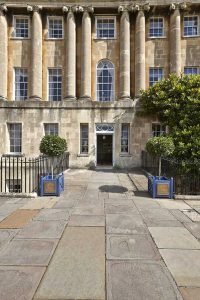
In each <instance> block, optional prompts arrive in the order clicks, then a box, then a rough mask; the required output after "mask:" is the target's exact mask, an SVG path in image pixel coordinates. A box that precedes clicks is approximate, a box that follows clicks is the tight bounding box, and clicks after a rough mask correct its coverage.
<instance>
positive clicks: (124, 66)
mask: <svg viewBox="0 0 200 300" xmlns="http://www.w3.org/2000/svg"><path fill="white" fill-rule="evenodd" d="M120 97H121V98H130V20H129V12H128V11H124V12H123V13H122V15H121V22H120Z"/></svg>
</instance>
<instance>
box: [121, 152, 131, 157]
mask: <svg viewBox="0 0 200 300" xmlns="http://www.w3.org/2000/svg"><path fill="white" fill-rule="evenodd" d="M119 156H120V157H132V156H133V155H132V154H129V153H120V155H119Z"/></svg>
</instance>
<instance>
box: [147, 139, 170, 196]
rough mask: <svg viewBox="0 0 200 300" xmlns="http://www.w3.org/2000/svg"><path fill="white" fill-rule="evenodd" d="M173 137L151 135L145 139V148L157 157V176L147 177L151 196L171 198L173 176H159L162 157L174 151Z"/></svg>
mask: <svg viewBox="0 0 200 300" xmlns="http://www.w3.org/2000/svg"><path fill="white" fill-rule="evenodd" d="M174 149H175V146H174V142H173V139H172V138H171V137H168V136H159V137H152V138H150V139H149V140H148V141H147V144H146V150H147V152H148V153H149V154H150V155H151V156H153V157H158V158H159V171H158V176H149V177H148V190H149V192H150V194H151V195H152V197H153V198H156V197H157V198H160V197H164V198H166V197H167V198H173V178H166V177H164V176H161V169H162V165H161V164H162V157H168V156H170V155H172V153H173V152H174Z"/></svg>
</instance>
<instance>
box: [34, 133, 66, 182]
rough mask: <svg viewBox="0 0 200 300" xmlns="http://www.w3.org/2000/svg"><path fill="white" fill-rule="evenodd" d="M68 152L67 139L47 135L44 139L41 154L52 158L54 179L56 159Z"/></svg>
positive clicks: (41, 143)
mask: <svg viewBox="0 0 200 300" xmlns="http://www.w3.org/2000/svg"><path fill="white" fill-rule="evenodd" d="M66 150H67V142H66V140H65V139H63V138H61V137H59V136H57V135H56V136H54V135H46V136H44V137H43V138H42V140H41V142H40V152H41V153H42V154H45V155H47V156H50V157H51V158H52V165H51V169H52V173H51V174H52V178H53V169H54V157H55V156H60V155H62V154H63V153H64V152H65V151H66Z"/></svg>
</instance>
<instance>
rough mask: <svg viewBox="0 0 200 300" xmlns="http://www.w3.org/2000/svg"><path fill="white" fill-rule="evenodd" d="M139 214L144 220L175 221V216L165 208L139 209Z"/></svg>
mask: <svg viewBox="0 0 200 300" xmlns="http://www.w3.org/2000/svg"><path fill="white" fill-rule="evenodd" d="M141 214H142V216H143V218H144V219H145V220H149V221H155V220H156V221H157V220H162V221H164V220H165V221H176V218H175V217H174V216H173V215H172V214H171V213H170V212H169V211H168V210H167V209H165V208H153V209H145V210H141Z"/></svg>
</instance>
